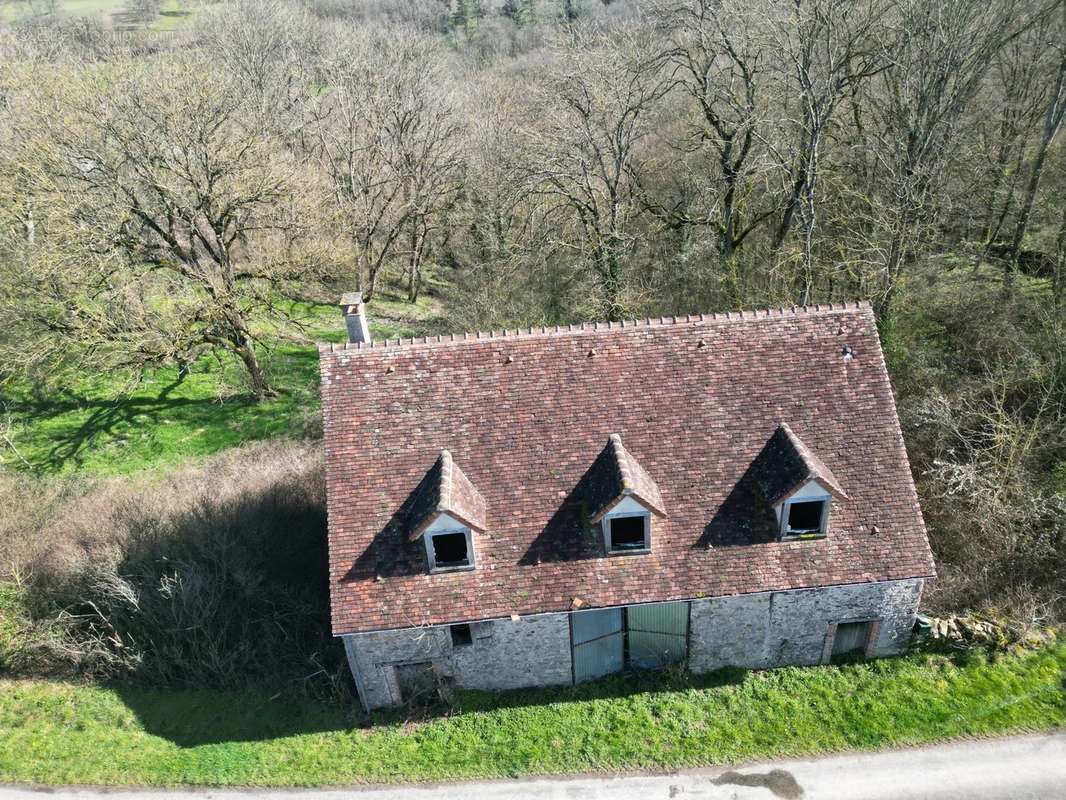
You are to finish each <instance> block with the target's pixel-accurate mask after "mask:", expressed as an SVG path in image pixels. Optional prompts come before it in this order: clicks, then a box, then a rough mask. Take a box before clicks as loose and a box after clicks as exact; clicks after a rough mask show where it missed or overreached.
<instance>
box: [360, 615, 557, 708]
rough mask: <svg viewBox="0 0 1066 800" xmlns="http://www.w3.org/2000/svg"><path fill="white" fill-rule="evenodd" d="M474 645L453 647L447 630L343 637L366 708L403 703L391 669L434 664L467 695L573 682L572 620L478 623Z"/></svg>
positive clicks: (541, 617) (543, 618) (549, 617)
mask: <svg viewBox="0 0 1066 800" xmlns="http://www.w3.org/2000/svg"><path fill="white" fill-rule="evenodd" d="M471 634H472V636H471V638H472V642H471V643H470V644H468V645H459V646H453V645H452V641H451V634H450V632H449V630H448V626H442V627H435V628H408V629H403V630H395V631H378V632H374V633H357V634H352V635H349V636H345V637H344V644H345V649H346V650H347V652H348V660H349V663H350V664H351V666H352V673H353V675H355V680H356V687H357V689H358V690H359V696H360V699H362V701H363V705H365V706H366V707H367V708H379V707H381V706H387V705H394V704H396V703H398V702H399V701H400V694H399V687H398V686H396V684H395V676H394V670H393V666H394V665H396V664H402V663H415V662H423V661H430V662H432V663H433V665H434V667H435V668H436V669H437V670H438V672H440V674H441V675H444V676H447V677H450V678H452V679H454V681H455V685H456V686H458V687H460V688H466V689H491V690H502V689H519V688H522V687H526V686H553V685H558V684H569V683H570V682H571V678H572V676H571V668H570V661H571V659H570V619H569V614H535V615H532V616H527V617H522V618H520V619H519V620H518V621H517V622H515V621H512V620H510V619H503V620H492V621H488V622H475V623H473V624H472V625H471Z"/></svg>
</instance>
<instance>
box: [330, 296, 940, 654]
mask: <svg viewBox="0 0 1066 800" xmlns="http://www.w3.org/2000/svg"><path fill="white" fill-rule="evenodd" d="M592 351H595V356H590V355H589V354H590V352H592ZM320 353H321V374H322V405H323V417H324V424H325V437H324V447H325V451H326V483H327V500H328V510H329V552H330V594H331V609H332V617H333V631H334V633H336V634H344V633H352V632H358V631H367V630H379V629H387V628H404V627H411V626H418V625H436V624H446V623H449V622H467V621H472V620H480V619H493V618H507V617H509V616H510V615H512V614H531V613H540V612H554V611H560V612H561V611H567V610H569V608H570V605H571V600H572V598H575V597H578V598H581V600H582V602H583V603H584V604H585V606H586V607H588V608H597V607H603V606H610V605H623V604H628V603H641V602H654V601H665V600H676V599H684V598H693V597H715V596H725V595H734V594H741V593H748V592H766V591H778V590H786V589H801V588H810V587H816V586H825V585H836V584H847V583H863V582H867V581H885V580H897V579H906V578H917V577H929V576H931V575H932V574H933V572H934V569H933V560H932V555H931V553H930V550H929V543H928V540H927V538H926V534H925V527H924V525H923V523H922V517H921V512H920V510H919V508H918V499H917V495H916V493H915V491H914V484H913V481H912V478H911V472H910V468H909V465H908V463H907V454H906V451H905V449H904V445H903V437H902V435H901V433H900V429H899V422H898V420H897V418H896V412H895V404H894V400H893V396H892V387H891V385H890V384H889V379H888V373H887V371H886V369H885V363H884V358H883V356H882V353H881V347H880V343H879V341H878V337H877V327H876V324H875V321H874V317H873V312H872V310H871V309H870V307H869V305H868V304H865V303H863V304H855V303H848V304H846V305H841V304H833V305H832V306H828V307H827V306H821V307H813V308H806V309H773V310H770V311H758V312H751V311H747V312H743V313H737V312H732V313H729V314H717V315H710V314H708V315H697V316H689V317H667V318H658V319H650V320H639V321H626V322H625V323H609V324H608V323H600V324H598V325H591V324H590V325H573V326H562V327H559V328H523V329H521V330H518V331H516V330H513V329H512V330H509V331H505V332H499V331H497V332H495V333H491V334H489V333H482V334H455V335H447V336H440V337H438V336H433V337H423V338H419V339H418V340H414V341H410V340H408V341H406V342H405V343H402V344H400V343H397V342H396V340H393V341H391V342H381V341H378V342H374V343H362V344H357V345H349V346H338V345H324V346H322V347H320ZM797 387H803V389H802V391H798V390H797ZM782 421H784V422H787V423H788V427H787V429H786V428H784V427H783V426H782V424H781V423H782ZM779 429H780V430H779ZM611 434H618V435H619V437H620V440H621V442H624V443H625V446H624V447H616V445H615V444H614V443H613V442H612V441H611V439H610V437H611ZM769 442H773V447H771V448H768V443H769ZM605 443H607V444H608V448H609V450H610V451H609V452H608V453H607V454H606V455H604V451H605V447H604V444H605ZM443 450H447V451H449V453H450V454H451V455H452V456H454V459H455V461H454V463H453V464H452V468H451V476H452V477H451V490H450V492H451V494H450V498H451V499H450V501H449V502H448V503H447V504H446V505H450V512H449V513H454V514H456V515H459V516H463V517H469V519H466V521H467V522H469V523H471V524H472V525H473V523H477V524H481V525H484V532H483V534H481V535H479V537H478V541H477V546H476V548H475V550H476V568H475V569H472V570H468V571H465V572H455V573H446V574H434V575H431V574H429V573H428V570H427V565H426V554H425V548H424V547H423V546H422V543H421V542H418V541H411V539H410V535H411V531H412V529H413V527H417V525H415V526H412V524H411V520H412V519H415V518H418V519H419V520H420V521H421V520H423V519H424V518H425V516H426V512H425V511H424V509H425V508H429V509H431V510H432V509H435V508H439V507H440V506H441V501H440V500H436V501H435V502H434V499H433V498H436V497H437V496H438V495H439V496H444V495H446V494H447V491H446V489H445V481H444V475H443V471H444V466H445V464H444V457H443V455H442V452H441V451H443ZM769 452H776V453H778V454H779V455H780V457H781V459H780V462H779V463H776V464H774V467H775V469H776V470H777V472H776V473H761V472H760V470H761V468H762V465H763V464H764V462H765V460H766V458H765V457H766V456H767V455H768V454H769ZM601 455H603V456H604V458H609V459H612V460H613V461H614V463H615V464H617V465H618V466H617V469H618V470H619V474H620V472H621V469H622V468H623V466H624V467H625V469H626V470H627V471H628V472H629V480H630V481H631V483H632V487H633V492H634V494H639V495H640V496H641V497H642V498H643V500H644V501H645V502H648V503H649V504H652V503H654V504H655V505H657V506H658V508H659V509H660V510H667V511H668V512H669V514H668V515H667V516H656V517H655V518H654V519H653V521H652V526H653V530H652V542H653V544H652V551H651V552H650V553H647V554H644V555H627V556H607V555H605V554H604V552H603V537H602V535H599V536H597V535H595V532H594V531H592V530H591V528H590V524H589V520H590V517H591V516H592V514H593V513H595V512H596V511H597V510H599V508H601V507H602V505H600V504H599V503H598V502H593V501H592V500H590V498H595V497H597V495H596V494H595V492H593V491H592V490H591V489H590V486H593V485H595V484H596V480H598V476H599V473H598V472H597V470H598V469H599V468H598V467H596V465H595V462H596V461H597V459H598V457H599V456H601ZM760 455H762V456H763V458H760ZM637 461H639V468H638V467H635V466H634V464H635V463H636V462H637ZM435 462H440V464H439V466H440V470H441V473H442V474H441V475H440V476H439V477H436V478H431V476H430V473H432V472H433V470H432V469H430V468H431V467H433V468H434V469H436V468H437V464H435ZM458 465H462V471H463V472H465V476H464V477H459V476H460V475H461V474H462V473H460V471H459V470H458ZM601 466H602V465H601ZM427 470H429V472H428V473H427ZM768 474H773V475H774V476H776V478H775V479H776V481H777V484H776V486H777V487H778V488H775V485H774V484H771V483H769V482H767V481H768V479H767V477H766V476H767V475H768ZM809 475H814V476H816V477H817V478H818V479H819V480H821V481H823V482H824V485H825V486H826V488H827V489H832V490H833V491H834V495H836V496H835V497H834V501H833V505H832V510H831V514H832V517H831V521H830V533H829V535H828V536H826V537H825V538H824V539H817V540H811V541H802V542H796V541H781V539H780V535H779V526H778V524H777V520H776V518H775V516H774V513H773V510H772V508H771V506H770V505H769V504H768V503H767V500H766V495H767V492H769V493H770V494H776V493H778V492H780V491H787V490H788V488H790V485H794V483H793V481H795V482H799V481H800V480H802V479H803V478H804V477H805V476H809ZM645 476H646V477H645ZM652 479H654V480H652ZM613 480H614V481H615V482H614V484H613V486H614V488H617V486H618V485H619V484H620V483H622V481H623V479H622V478H621V477H617V478H615V479H613ZM424 481H429V482H430V483H433V481H436V482H437V483H436V484H435V485H436V486H437V488H433V489H431V490H430V495H429V497H428V498H423V497H422V496H421V494H420V493H419V492H416V490H419V491H420V487H422V486H423V482H424ZM652 485H654V486H655V488H656V489H657V499H656V497H655V494H656V493H655V492H653V491H652V489H651V486H652ZM473 487H477V489H476V491H475V490H474V488H473ZM844 487H846V489H847V493H846V498H847V499H846V500H845V501H843V502H842V501H841V499H842V498H844V497H845V493H844ZM604 494H608V495H609V494H612V492H611V491H607V492H605V493H604ZM479 496H480V498H481V501H479V500H478V499H477V497H479ZM412 509H415V510H417V513H415V512H414V511H412ZM477 509H481V510H477Z"/></svg>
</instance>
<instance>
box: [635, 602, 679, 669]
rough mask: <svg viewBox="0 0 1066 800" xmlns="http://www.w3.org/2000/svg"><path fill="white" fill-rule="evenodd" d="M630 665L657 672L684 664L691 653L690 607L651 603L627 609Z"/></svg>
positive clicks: (676, 604)
mask: <svg viewBox="0 0 1066 800" xmlns="http://www.w3.org/2000/svg"><path fill="white" fill-rule="evenodd" d="M626 617H627V620H626V623H627V624H626V627H627V628H628V630H629V663H630V664H632V665H633V666H634V667H640V668H642V669H655V668H656V667H663V666H666V665H667V664H673V663H676V662H678V661H682V660H684V658H685V654H686V651H687V649H688V603H648V604H647V605H641V606H629V608H627V609H626Z"/></svg>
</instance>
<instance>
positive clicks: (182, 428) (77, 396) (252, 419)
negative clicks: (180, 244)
mask: <svg viewBox="0 0 1066 800" xmlns="http://www.w3.org/2000/svg"><path fill="white" fill-rule="evenodd" d="M293 311H294V315H295V316H297V317H298V318H300V320H301V322H302V323H303V324H304V326H305V327H306V333H305V336H306V339H307V340H308V341H307V343H294V342H291V341H277V342H275V343H274V344H273V345H272V346H271V347H269V348H268V349H267V350H265V351H264V352H263V359H264V361H265V363H266V365H267V368H268V370H269V372H270V374H271V376H272V378H273V380H274V382H275V384H276V386H277V389H278V392H279V394H278V397H277V399H275V400H273V401H271V402H267V403H256V402H254V401H253V400H252V399H251V398H250V397H249V396H248V395H247V393H246V392H245V390H244V388H243V386H242V380H243V374H242V372H241V369H240V367H239V366H238V365H236V364H235V363H226V362H224V365H223V369H222V370H221V371H220V369H219V363H218V362H217V361H215V359H213V358H204V359H202V360H201V361H200V362H198V363H197V364H196V365H195V366H194V367H193V369H192V370H191V371H190V374H188V375H187V376H186V377H185V378H184V379H183V380H181V381H180V382H179V381H178V380H177V371H176V370H175V369H164V370H159V371H157V372H154V373H150V374H147V375H145V376H143V378H142V379H141V380H140V382H139V383H138V384H137V385H136V388H134V389H133V390H132V391H128V392H127V391H124V390H125V387H126V383H125V382H126V381H128V380H129V378H128V376H107V375H104V376H100V375H94V376H87V377H85V378H83V379H81V380H78V381H76V382H74V383H72V384H69V385H67V386H64V387H63V389H62V390H61V391H56V392H49V393H46V394H41V393H35V392H33V391H31V390H30V389H29V387H21V388H19V387H15V389H14V390H13V391H11V392H9V394H8V395H7V397H6V402H5V405H6V408H0V413H6V414H7V415H8V418H9V419H10V422H11V424H12V431H13V435H12V442H13V444H14V445H15V448H16V449H17V450H18V453H19V455H20V456H21V458H23V459H25V461H26V462H28V463H29V465H30V466H29V468H30V469H32V470H33V471H36V472H41V473H49V474H62V473H69V472H71V471H74V470H87V471H90V472H93V473H97V474H118V473H130V472H134V471H137V470H141V469H145V468H151V467H156V466H165V465H168V464H174V463H178V462H180V461H182V460H184V459H186V458H190V457H195V456H203V455H207V454H210V453H215V452H218V451H219V450H222V449H224V448H226V447H231V446H234V445H237V444H240V443H242V442H248V441H256V440H261V439H266V438H269V437H271V436H277V435H279V434H285V433H299V432H300V431H301V430H303V429H305V428H306V427H307V426H308V425H312V424H314V417H315V414H316V412H317V409H318V405H319V397H318V352H317V351H316V349H315V347H314V345H313V344H311V342H312V341H344V339H345V333H344V322H343V319H342V318H341V314H340V310H339V309H338V308H337V307H336V306H333V305H326V304H313V303H294V304H293ZM369 314H370V319H371V332H372V335H373V336H375V337H377V338H383V337H386V336H388V337H396V336H415V335H420V334H423V333H426V332H428V331H430V330H435V329H437V328H438V326H439V325H440V319H439V308H438V307H437V305H436V304H434V303H432V302H429V301H424V302H421V303H419V304H418V305H414V306H412V305H411V304H409V303H406V302H403V301H401V300H397V299H388V298H383V299H381V300H378V301H375V302H374V303H373V304H372V306H371V307H370V309H369ZM0 447H3V445H0ZM0 462H2V463H6V464H8V465H9V466H11V467H14V468H22V469H27V465H26V464H25V463H23V462H22V461H21V460H20V459H19V456H16V454H15V453H14V452H13V451H12V450H11V449H10V448H5V449H3V450H0Z"/></svg>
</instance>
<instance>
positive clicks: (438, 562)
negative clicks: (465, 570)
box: [433, 531, 470, 567]
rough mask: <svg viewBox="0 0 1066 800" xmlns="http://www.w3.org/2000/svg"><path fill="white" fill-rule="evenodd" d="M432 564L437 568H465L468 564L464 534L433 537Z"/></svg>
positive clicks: (436, 535)
mask: <svg viewBox="0 0 1066 800" xmlns="http://www.w3.org/2000/svg"><path fill="white" fill-rule="evenodd" d="M433 563H434V565H435V566H437V567H465V566H468V565H469V564H470V554H469V553H468V552H467V549H466V534H465V533H464V532H462V531H457V532H455V533H438V534H435V535H434V536H433Z"/></svg>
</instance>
